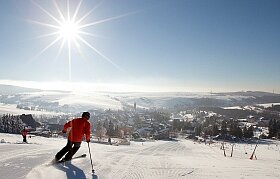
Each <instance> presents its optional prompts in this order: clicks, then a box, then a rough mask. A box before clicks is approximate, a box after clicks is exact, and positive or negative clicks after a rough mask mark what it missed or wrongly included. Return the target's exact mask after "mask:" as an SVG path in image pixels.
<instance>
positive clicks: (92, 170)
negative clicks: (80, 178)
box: [88, 142, 94, 173]
mask: <svg viewBox="0 0 280 179" xmlns="http://www.w3.org/2000/svg"><path fill="white" fill-rule="evenodd" d="M88 152H89V157H90V163H91V172H92V173H94V169H93V165H92V159H91V153H90V147H89V142H88Z"/></svg>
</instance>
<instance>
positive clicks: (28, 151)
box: [0, 134, 280, 179]
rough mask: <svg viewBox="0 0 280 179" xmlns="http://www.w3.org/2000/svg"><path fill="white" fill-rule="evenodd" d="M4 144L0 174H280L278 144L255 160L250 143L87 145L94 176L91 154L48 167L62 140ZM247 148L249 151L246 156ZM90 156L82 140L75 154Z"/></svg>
mask: <svg viewBox="0 0 280 179" xmlns="http://www.w3.org/2000/svg"><path fill="white" fill-rule="evenodd" d="M0 137H1V138H4V139H5V141H7V142H8V143H3V144H2V143H1V144H0V178H4V179H6V178H15V179H17V178H23V179H24V178H26V179H49V178H57V179H58V178H59V179H76V178H78V179H80V178H83V179H84V178H87V179H171V178H172V179H185V178H188V179H204V178H205V179H208V178H215V179H216V178H218V179H223V178H230V179H235V178H244V179H248V178H249V179H255V178H257V179H258V178H272V179H278V178H280V173H279V171H280V165H279V164H280V163H279V162H280V150H279V142H278V144H277V145H276V144H275V143H268V144H260V145H259V146H258V148H257V150H256V156H257V158H258V160H256V159H254V160H249V157H250V155H251V154H252V151H253V149H254V146H255V145H254V144H253V145H251V144H235V145H234V152H233V157H230V153H231V144H229V143H226V144H225V148H226V154H227V156H226V157H224V155H223V150H221V149H220V147H221V143H220V142H216V143H213V144H211V145H208V144H207V145H205V144H204V143H196V142H193V141H190V140H184V139H181V140H179V141H154V142H143V143H142V142H131V145H129V146H113V145H103V144H96V143H90V148H91V152H92V160H93V166H94V169H95V171H96V173H95V175H92V173H91V164H90V159H89V155H88V156H87V157H86V158H81V159H77V160H73V161H72V162H70V163H66V164H58V165H50V162H51V160H52V158H53V157H54V155H55V154H56V152H58V151H59V150H60V149H61V148H62V147H63V146H64V145H65V144H66V139H54V138H43V137H36V138H32V139H30V142H31V143H33V144H15V141H18V140H20V139H21V136H19V135H18V136H16V135H15V136H14V137H15V139H14V140H12V139H9V137H13V136H12V135H7V134H0ZM246 152H247V154H246ZM83 153H86V154H88V147H87V144H86V143H82V146H81V148H80V150H79V151H78V153H77V154H76V155H80V154H83Z"/></svg>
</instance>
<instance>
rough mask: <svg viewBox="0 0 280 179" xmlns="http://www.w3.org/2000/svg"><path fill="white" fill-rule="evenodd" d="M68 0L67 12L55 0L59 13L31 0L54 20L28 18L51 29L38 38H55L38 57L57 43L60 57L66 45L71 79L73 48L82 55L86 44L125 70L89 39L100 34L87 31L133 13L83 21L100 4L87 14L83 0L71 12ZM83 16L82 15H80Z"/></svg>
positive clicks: (54, 3)
mask: <svg viewBox="0 0 280 179" xmlns="http://www.w3.org/2000/svg"><path fill="white" fill-rule="evenodd" d="M66 1H67V5H66V6H67V8H66V12H64V11H63V10H62V9H61V7H60V6H59V4H58V3H57V2H56V1H55V0H53V5H54V7H55V10H56V11H57V15H55V14H52V13H51V11H48V10H47V9H45V8H43V7H42V6H41V5H39V4H38V3H37V2H36V1H34V0H32V1H31V2H32V3H33V4H34V5H35V6H36V7H38V8H39V9H40V10H41V11H42V12H44V14H45V15H47V17H48V18H49V19H50V20H51V21H52V22H53V23H50V22H42V21H39V20H28V21H29V22H31V23H34V24H37V25H40V26H43V27H46V28H48V29H50V33H47V34H42V35H40V36H38V38H53V40H52V41H51V42H50V43H49V44H47V45H46V46H45V48H43V49H42V50H41V51H40V52H39V53H38V54H37V55H36V57H38V56H40V55H42V54H43V53H45V52H46V51H47V50H49V49H50V48H51V47H53V46H54V45H55V44H59V43H60V45H59V49H58V52H57V55H56V58H58V57H59V56H60V55H61V53H62V51H63V49H64V47H66V48H67V50H68V52H67V54H68V57H67V58H68V73H69V74H68V78H69V80H70V81H71V78H72V77H71V68H72V67H71V63H72V62H71V61H72V50H73V48H75V49H78V52H79V53H80V55H81V56H83V55H82V53H81V44H83V46H86V47H87V48H89V49H91V50H92V51H93V52H94V53H96V54H97V55H99V56H100V57H102V58H103V59H105V60H106V61H107V62H109V63H110V64H111V65H113V66H115V67H116V68H117V69H118V70H120V71H123V70H122V69H121V68H120V67H119V66H118V65H117V64H115V63H114V62H113V61H112V60H111V59H110V58H109V57H107V56H106V55H104V54H103V53H102V52H101V51H100V50H98V49H97V48H96V47H94V46H93V45H92V44H91V43H90V42H89V41H88V40H87V38H88V37H97V36H98V35H96V34H93V33H92V32H90V31H87V30H89V29H87V28H88V27H91V26H95V25H98V24H101V23H104V22H109V21H112V20H115V19H119V18H122V17H125V16H127V15H129V14H132V13H127V14H123V15H119V16H115V17H109V18H105V19H101V20H97V21H91V22H89V23H83V22H84V21H85V19H89V17H90V15H91V14H92V12H93V11H94V10H95V9H96V8H97V7H98V6H99V5H100V4H97V5H96V6H95V7H94V8H92V9H91V10H89V11H88V12H86V13H85V14H82V13H83V12H81V10H80V8H81V5H82V3H83V0H80V1H79V2H78V4H77V5H76V7H75V10H74V11H73V12H74V13H73V12H71V10H70V9H71V8H70V6H71V4H70V1H69V0H66ZM79 16H81V17H79Z"/></svg>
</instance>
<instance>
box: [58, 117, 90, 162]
mask: <svg viewBox="0 0 280 179" xmlns="http://www.w3.org/2000/svg"><path fill="white" fill-rule="evenodd" d="M89 118H90V113H89V112H83V114H82V117H81V118H76V119H73V120H71V121H69V122H67V123H66V124H65V125H64V128H63V131H62V132H63V133H66V131H67V129H68V128H71V130H70V132H69V134H68V141H67V144H66V146H65V147H63V148H62V149H61V150H60V151H59V152H58V153H57V154H56V155H55V159H54V161H55V162H58V161H59V160H60V159H61V158H62V157H63V156H64V155H65V154H66V155H65V157H64V158H63V159H62V161H68V160H71V159H72V157H73V155H74V154H75V153H76V152H77V151H78V150H79V148H80V146H81V142H82V139H83V136H84V134H85V135H86V142H87V143H89V142H90V123H89V122H88V120H89Z"/></svg>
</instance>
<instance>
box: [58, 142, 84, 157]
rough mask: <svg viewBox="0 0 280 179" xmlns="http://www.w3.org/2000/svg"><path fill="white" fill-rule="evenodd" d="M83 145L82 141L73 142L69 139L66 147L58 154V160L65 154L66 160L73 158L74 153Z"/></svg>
mask: <svg viewBox="0 0 280 179" xmlns="http://www.w3.org/2000/svg"><path fill="white" fill-rule="evenodd" d="M80 146H81V142H72V141H70V140H68V141H67V144H66V146H65V147H63V148H62V149H61V150H60V151H59V152H58V153H57V154H56V155H55V158H56V160H60V159H61V158H62V157H63V156H64V155H65V154H66V155H65V157H64V159H65V160H71V159H72V157H73V155H74V154H75V153H76V152H77V151H78V150H79V148H80Z"/></svg>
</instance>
